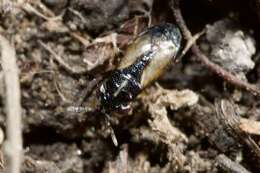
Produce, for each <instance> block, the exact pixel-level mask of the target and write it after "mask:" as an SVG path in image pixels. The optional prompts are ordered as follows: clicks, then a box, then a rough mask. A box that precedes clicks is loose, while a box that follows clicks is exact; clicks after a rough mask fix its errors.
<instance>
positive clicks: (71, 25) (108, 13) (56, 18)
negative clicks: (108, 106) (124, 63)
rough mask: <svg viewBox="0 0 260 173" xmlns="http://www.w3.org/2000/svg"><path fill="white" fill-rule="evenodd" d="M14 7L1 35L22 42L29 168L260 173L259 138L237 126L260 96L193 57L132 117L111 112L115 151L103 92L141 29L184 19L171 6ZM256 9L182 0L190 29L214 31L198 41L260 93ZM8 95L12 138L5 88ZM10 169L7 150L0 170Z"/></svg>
mask: <svg viewBox="0 0 260 173" xmlns="http://www.w3.org/2000/svg"><path fill="white" fill-rule="evenodd" d="M0 3H1V2H0ZM26 4H27V5H26ZM11 5H12V3H11ZM5 7H6V6H5ZM10 7H12V8H10V9H6V8H4V7H2V8H1V13H0V34H1V35H3V36H5V37H6V38H7V39H8V40H9V41H10V42H11V44H12V45H13V46H14V48H15V51H16V57H17V65H18V67H19V70H20V74H19V75H20V76H19V77H20V85H21V105H22V132H23V148H24V158H23V163H22V168H21V169H22V170H21V172H24V173H25V172H26V173H43V172H48V173H72V172H73V173H98V172H103V173H107V172H108V173H121V172H123V173H126V172H129V173H131V172H135V173H143V172H147V173H148V172H149V173H153V172H154V173H155V172H164V173H168V172H169V173H170V172H181V173H184V172H190V173H196V172H208V173H214V172H237V173H238V172H253V173H257V172H260V157H259V155H258V154H257V153H260V152H259V151H260V150H259V148H258V147H259V145H260V136H259V135H260V134H259V133H258V134H257V132H251V131H250V132H247V131H245V130H244V129H241V128H240V127H238V124H239V123H240V120H241V119H247V120H250V121H254V122H257V121H260V107H259V105H260V102H259V97H258V96H255V95H254V94H252V93H250V92H249V91H245V90H243V89H239V88H238V87H236V86H234V85H231V84H230V83H229V82H227V81H225V80H224V79H223V78H222V77H220V76H218V75H217V74H215V73H212V72H211V71H210V70H209V69H208V68H207V66H205V65H204V64H202V63H200V62H198V60H197V57H196V56H195V55H194V54H193V53H192V51H188V52H187V53H186V54H185V55H184V56H183V57H182V59H178V63H171V64H169V67H168V68H167V71H166V72H165V73H164V74H163V76H161V77H160V78H159V79H158V80H157V81H156V82H154V83H152V84H151V85H150V86H149V87H147V88H146V89H144V91H143V92H142V93H141V94H140V95H139V96H138V97H137V98H136V99H135V100H134V101H133V102H132V103H131V108H130V110H129V111H127V112H112V113H111V114H110V115H109V116H110V117H111V118H110V120H109V121H110V122H111V124H112V128H113V130H114V132H115V136H116V138H117V141H118V146H115V145H114V143H113V141H112V140H111V136H110V130H111V129H110V128H108V126H107V123H106V117H105V116H104V114H102V113H101V112H100V111H99V110H98V107H100V102H99V86H100V84H101V83H102V82H103V80H104V79H106V78H108V77H109V75H110V73H111V71H113V70H114V69H116V66H117V64H118V62H119V61H120V59H121V58H123V55H124V52H125V50H126V48H127V45H128V44H129V43H130V42H131V40H133V39H134V38H136V37H137V36H138V33H140V32H142V31H144V30H145V28H147V27H149V26H148V25H151V26H153V25H157V24H160V23H165V22H169V23H175V19H174V17H173V13H172V11H171V8H170V5H169V1H168V0H163V1H160V0H154V1H153V0H141V1H139V0H129V1H128V0H77V1H68V0H41V1H40V0H35V1H26V2H24V4H20V5H18V6H10ZM259 8H260V2H259V1H257V0H249V1H247V0H231V1H228V2H227V1H225V0H196V1H189V0H182V1H181V10H182V13H183V17H184V19H185V21H186V23H187V25H188V27H189V29H190V30H191V31H192V33H193V34H196V33H198V32H201V31H202V30H204V29H205V33H204V34H203V35H202V36H200V38H199V39H198V40H197V44H198V45H199V47H200V49H201V50H202V51H203V53H205V55H207V57H208V58H209V59H210V60H211V61H212V62H214V63H216V64H218V65H220V66H221V67H222V68H224V69H226V70H227V71H229V72H230V73H232V74H234V75H235V76H236V77H238V78H239V79H240V80H243V81H247V82H249V83H252V84H255V85H256V86H258V87H260V56H259V52H258V45H259V42H260V35H259V32H258V31H259V29H260V12H259ZM186 42H187V41H186V40H185V39H183V41H182V49H183V48H184V47H185V44H186ZM1 76H2V75H1ZM1 78H2V77H1ZM0 96H1V107H0V127H1V129H2V131H3V132H4V136H5V138H6V134H5V132H6V113H5V104H4V99H5V89H4V85H3V82H1V84H0ZM219 105H220V106H219ZM223 105H224V106H225V107H224V108H223ZM225 110H227V111H225ZM232 117H233V119H232ZM234 117H235V118H234ZM234 124H235V125H234ZM247 126H250V124H247ZM235 127H237V128H235ZM2 146H3V145H2ZM2 150H3V147H2ZM6 165H7V162H6V159H5V156H4V155H3V160H2V164H1V171H3V172H4V171H5V168H6Z"/></svg>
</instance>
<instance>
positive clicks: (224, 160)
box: [216, 154, 250, 173]
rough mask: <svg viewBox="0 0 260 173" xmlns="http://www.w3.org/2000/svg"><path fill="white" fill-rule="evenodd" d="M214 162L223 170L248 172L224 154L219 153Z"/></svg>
mask: <svg viewBox="0 0 260 173" xmlns="http://www.w3.org/2000/svg"><path fill="white" fill-rule="evenodd" d="M216 163H217V165H218V166H219V167H221V168H222V169H223V170H224V171H227V172H233V173H250V172H249V171H248V170H246V168H244V167H243V166H242V165H240V164H239V163H236V162H233V161H232V160H230V159H229V158H228V157H227V156H225V155H224V154H220V155H218V156H217V158H216Z"/></svg>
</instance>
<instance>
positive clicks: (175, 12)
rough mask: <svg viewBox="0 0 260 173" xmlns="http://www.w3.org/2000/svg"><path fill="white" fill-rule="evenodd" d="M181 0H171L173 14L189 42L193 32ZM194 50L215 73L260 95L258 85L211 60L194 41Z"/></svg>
mask: <svg viewBox="0 0 260 173" xmlns="http://www.w3.org/2000/svg"><path fill="white" fill-rule="evenodd" d="M179 4H180V0H171V1H170V6H171V8H172V11H173V15H174V16H175V19H176V22H177V24H178V25H179V27H180V29H181V31H182V33H183V36H184V38H185V39H186V40H187V41H188V42H189V40H193V37H192V34H191V32H190V30H189V29H188V27H187V25H186V23H185V21H184V19H183V16H182V13H181V10H180V6H179ZM191 49H192V52H193V53H194V54H195V55H196V56H197V58H198V59H199V60H200V61H201V62H202V63H203V64H204V65H205V66H206V67H207V68H209V69H210V70H211V71H213V72H214V73H216V74H218V75H219V76H221V77H222V78H223V79H224V80H226V81H228V82H229V83H231V84H233V85H235V86H237V87H239V88H243V89H245V90H248V91H250V92H252V93H253V94H254V95H257V96H260V89H259V88H258V87H256V86H255V85H252V84H249V83H247V82H245V81H241V80H239V79H238V78H237V77H235V76H234V75H233V74H231V73H230V72H228V71H226V70H225V69H223V68H222V67H220V66H219V65H217V64H215V63H213V62H211V61H210V60H209V59H208V58H207V56H206V55H204V54H203V53H202V52H201V51H200V49H199V47H198V45H197V44H196V43H194V44H193V45H192V47H191Z"/></svg>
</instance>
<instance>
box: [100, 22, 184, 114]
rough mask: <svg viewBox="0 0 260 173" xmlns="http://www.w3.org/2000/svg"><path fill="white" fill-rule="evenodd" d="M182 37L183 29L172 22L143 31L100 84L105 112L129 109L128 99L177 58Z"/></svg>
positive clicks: (133, 96) (129, 100) (130, 99)
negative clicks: (181, 31) (116, 66)
mask: <svg viewBox="0 0 260 173" xmlns="http://www.w3.org/2000/svg"><path fill="white" fill-rule="evenodd" d="M181 39H182V38H181V33H180V30H179V29H178V28H177V27H176V26H175V25H173V24H169V23H165V24H161V25H157V26H153V27H151V28H148V29H147V30H146V31H144V32H142V33H141V34H140V35H139V36H138V37H137V39H136V40H134V41H133V42H132V44H130V45H129V47H128V48H127V51H126V54H125V56H124V57H123V58H122V60H121V62H120V63H119V66H118V68H117V69H116V70H115V71H114V72H112V74H111V76H110V77H109V78H107V79H105V80H104V82H103V83H102V84H101V86H100V102H101V106H102V109H103V110H104V111H105V112H109V111H114V110H125V109H127V108H128V105H129V103H130V102H131V101H132V100H133V99H135V98H136V96H137V95H138V94H139V93H140V92H141V91H142V90H143V89H144V88H145V87H146V86H147V85H149V84H150V83H151V82H153V81H154V80H156V79H157V78H158V77H159V76H160V75H161V74H162V73H163V72H164V70H165V68H166V67H167V65H168V64H169V63H170V62H171V61H172V60H175V59H176V55H177V53H178V51H179V49H180V45H181Z"/></svg>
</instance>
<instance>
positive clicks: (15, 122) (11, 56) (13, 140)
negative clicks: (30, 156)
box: [0, 35, 22, 173]
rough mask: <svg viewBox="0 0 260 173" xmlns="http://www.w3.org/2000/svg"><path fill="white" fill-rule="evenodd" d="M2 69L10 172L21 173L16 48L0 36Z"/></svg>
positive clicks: (19, 103) (19, 106)
mask: <svg viewBox="0 0 260 173" xmlns="http://www.w3.org/2000/svg"><path fill="white" fill-rule="evenodd" d="M0 46H1V57H2V67H3V72H4V82H5V89H6V96H5V97H6V114H7V141H6V142H5V153H6V155H7V156H8V167H7V170H8V172H11V173H19V172H20V164H21V159H22V127H21V98H20V97H21V92H20V83H19V75H18V67H17V64H16V56H15V50H14V48H13V47H12V46H11V45H10V44H9V42H8V40H6V39H5V38H4V37H3V36H1V35H0Z"/></svg>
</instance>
